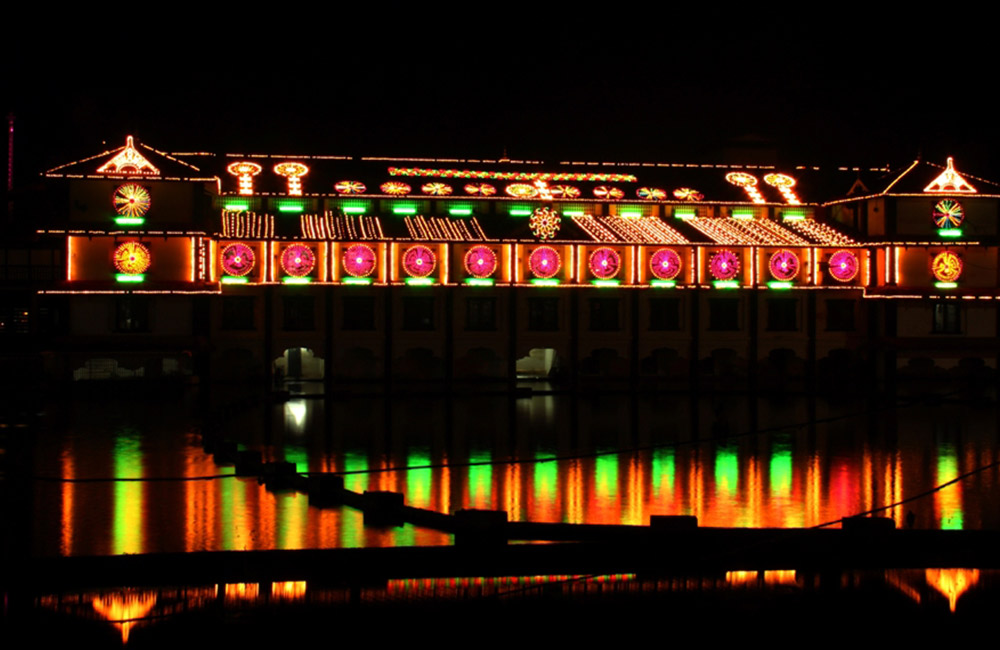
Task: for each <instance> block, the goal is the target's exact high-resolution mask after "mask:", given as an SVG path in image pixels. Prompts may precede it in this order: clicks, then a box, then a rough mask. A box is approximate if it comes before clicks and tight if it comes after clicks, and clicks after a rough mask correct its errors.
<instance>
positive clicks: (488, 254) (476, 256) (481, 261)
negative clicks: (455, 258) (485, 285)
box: [465, 246, 497, 278]
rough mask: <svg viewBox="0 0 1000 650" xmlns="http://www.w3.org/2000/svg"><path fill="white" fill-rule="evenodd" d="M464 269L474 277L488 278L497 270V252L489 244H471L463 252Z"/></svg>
mask: <svg viewBox="0 0 1000 650" xmlns="http://www.w3.org/2000/svg"><path fill="white" fill-rule="evenodd" d="M465 270H466V272H467V273H468V274H469V275H471V276H472V277H474V278H488V277H490V276H491V275H493V272H494V271H496V270H497V254H496V253H494V252H493V249H492V248H490V247H489V246H473V247H472V248H470V249H469V252H467V253H466V254H465Z"/></svg>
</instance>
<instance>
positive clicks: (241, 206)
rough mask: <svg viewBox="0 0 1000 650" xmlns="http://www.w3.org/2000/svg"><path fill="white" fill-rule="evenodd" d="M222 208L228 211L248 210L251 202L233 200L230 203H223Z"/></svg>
mask: <svg viewBox="0 0 1000 650" xmlns="http://www.w3.org/2000/svg"><path fill="white" fill-rule="evenodd" d="M222 209H223V210H226V211H228V212H246V211H247V210H249V209H250V204H249V203H232V202H230V203H225V204H223V206H222Z"/></svg>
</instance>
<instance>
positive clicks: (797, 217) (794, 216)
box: [781, 210, 806, 221]
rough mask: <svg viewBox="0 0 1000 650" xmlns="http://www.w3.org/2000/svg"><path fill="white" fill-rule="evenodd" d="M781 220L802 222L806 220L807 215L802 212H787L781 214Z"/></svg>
mask: <svg viewBox="0 0 1000 650" xmlns="http://www.w3.org/2000/svg"><path fill="white" fill-rule="evenodd" d="M781 218H782V219H784V220H785V221H802V220H803V219H805V218H806V213H805V212H802V211H801V210H785V211H784V212H782V213H781Z"/></svg>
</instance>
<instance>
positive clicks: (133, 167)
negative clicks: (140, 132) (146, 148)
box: [97, 136, 160, 176]
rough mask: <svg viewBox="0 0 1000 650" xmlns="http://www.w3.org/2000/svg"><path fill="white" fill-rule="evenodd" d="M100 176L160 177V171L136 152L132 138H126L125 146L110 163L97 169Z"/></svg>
mask: <svg viewBox="0 0 1000 650" xmlns="http://www.w3.org/2000/svg"><path fill="white" fill-rule="evenodd" d="M97 173H98V174H141V175H143V176H146V175H149V176H158V175H159V174H160V170H159V169H157V168H156V167H154V166H153V164H152V163H150V162H149V161H148V160H146V158H145V157H144V156H143V155H142V154H141V153H139V152H138V151H136V148H135V143H134V142H133V140H132V136H127V137H126V138H125V146H124V147H122V148H121V150H119V151H118V153H116V154H115V155H114V157H113V158H112V159H111V160H109V161H108V162H106V163H104V164H103V165H101V166H100V167H98V168H97Z"/></svg>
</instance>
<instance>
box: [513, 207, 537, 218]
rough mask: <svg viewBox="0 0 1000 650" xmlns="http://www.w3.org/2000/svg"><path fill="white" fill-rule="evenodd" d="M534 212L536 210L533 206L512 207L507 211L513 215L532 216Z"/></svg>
mask: <svg viewBox="0 0 1000 650" xmlns="http://www.w3.org/2000/svg"><path fill="white" fill-rule="evenodd" d="M533 212H534V210H532V209H531V208H511V209H510V210H508V211H507V214H509V215H510V216H512V217H530V216H531V215H532V213H533Z"/></svg>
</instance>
